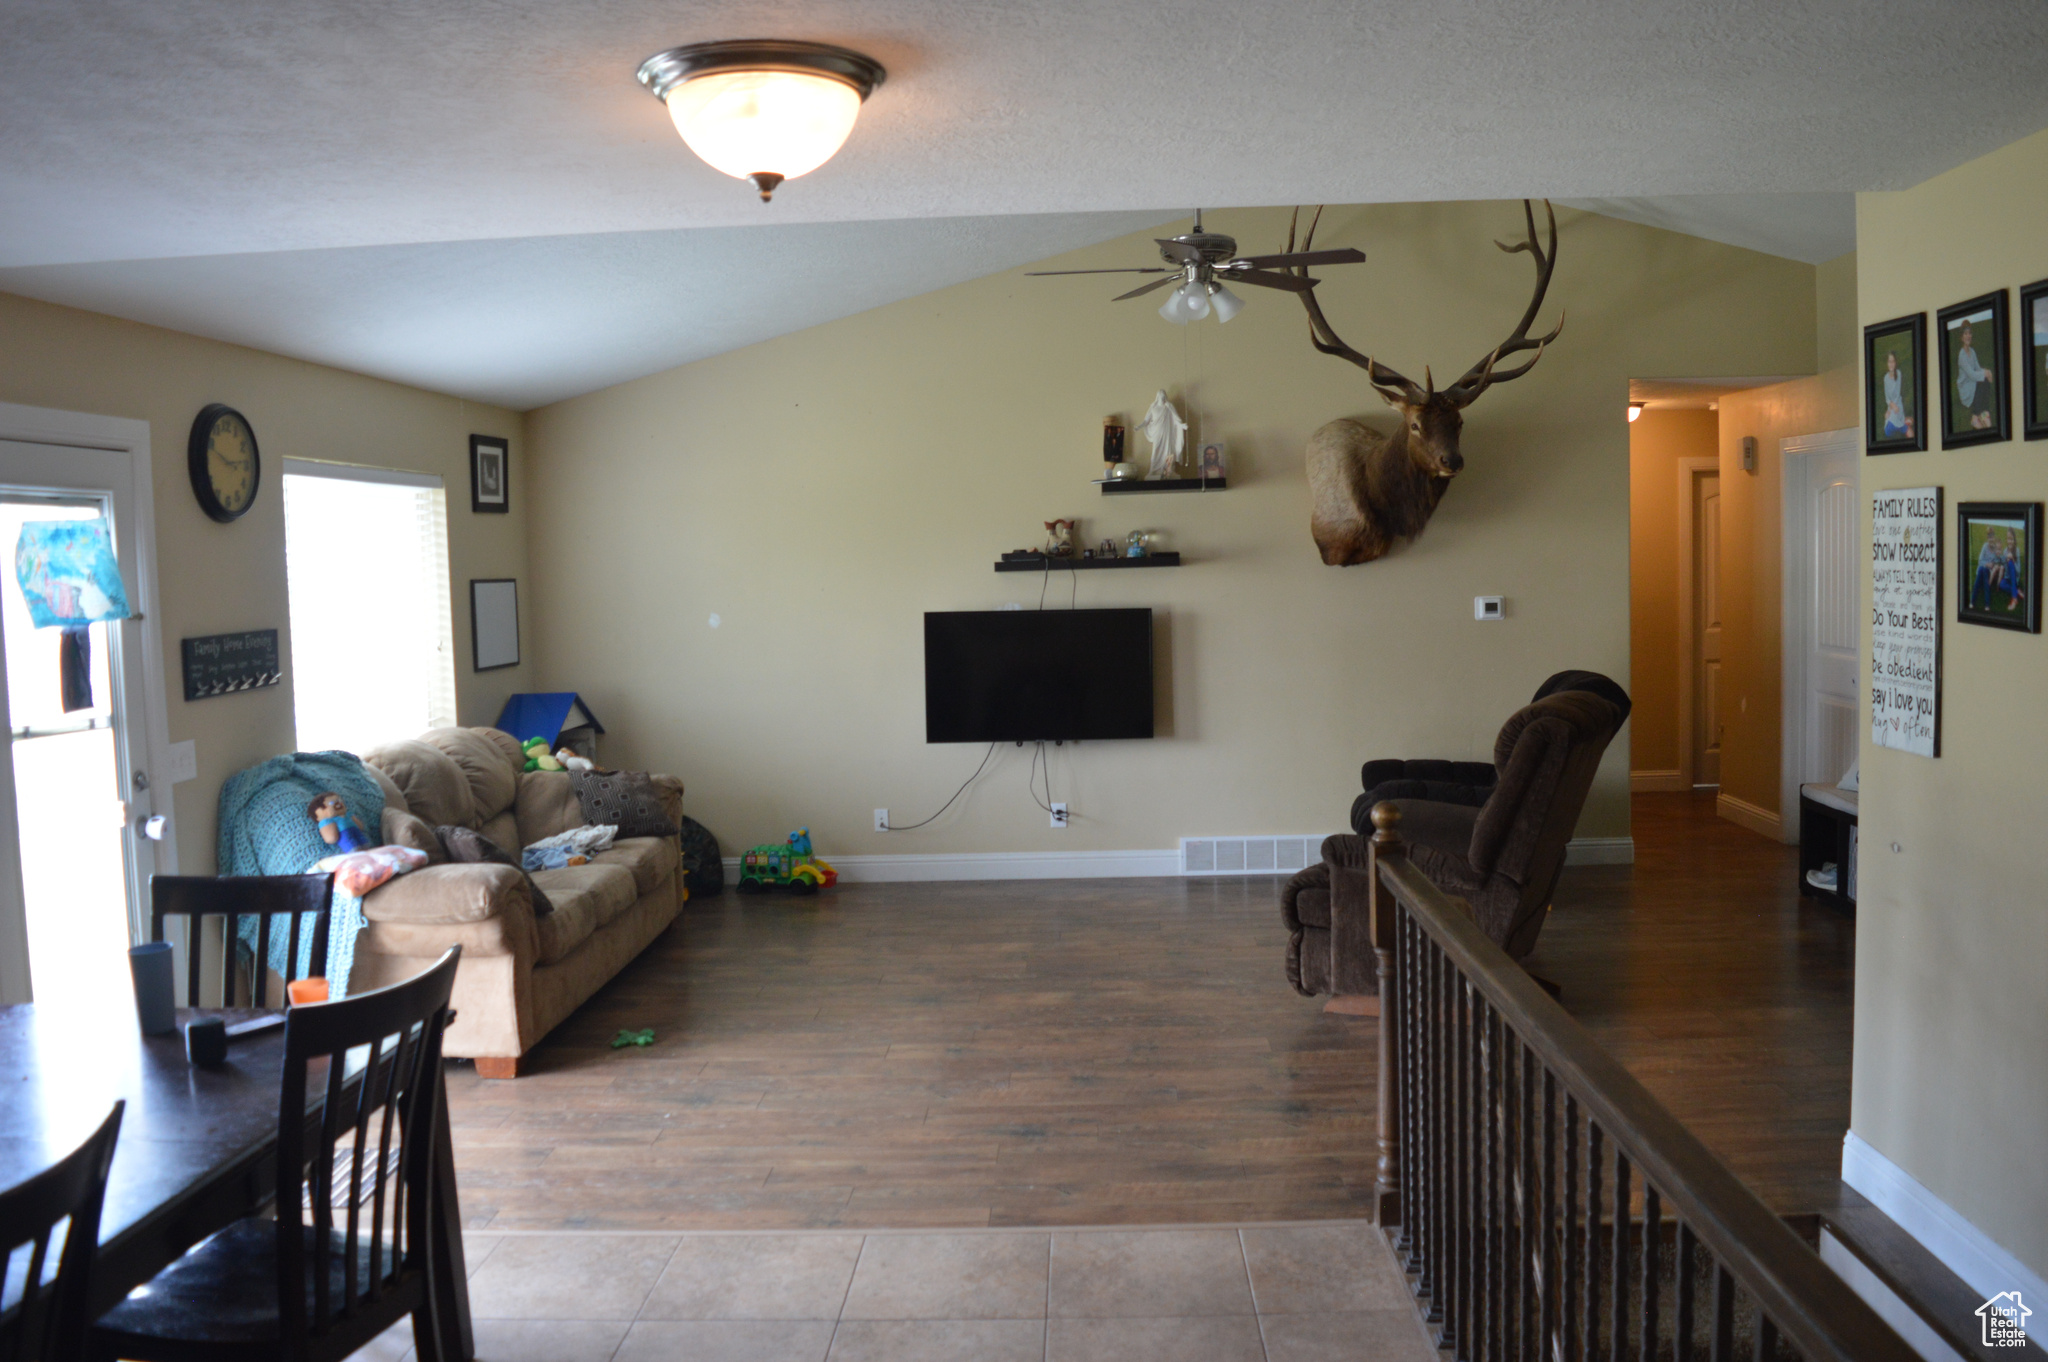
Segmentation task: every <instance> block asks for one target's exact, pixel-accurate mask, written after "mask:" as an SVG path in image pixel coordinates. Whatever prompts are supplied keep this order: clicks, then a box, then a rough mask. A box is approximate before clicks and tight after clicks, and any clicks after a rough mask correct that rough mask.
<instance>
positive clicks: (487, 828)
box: [476, 809, 521, 862]
mask: <svg viewBox="0 0 2048 1362" xmlns="http://www.w3.org/2000/svg"><path fill="white" fill-rule="evenodd" d="M476 830H477V831H478V832H480V833H482V834H483V835H484V836H486V837H488V838H490V839H491V841H492V842H494V843H496V844H497V845H498V846H501V847H503V848H504V849H505V850H506V851H508V852H510V853H512V859H513V861H514V862H517V861H518V860H519V852H520V849H521V848H520V845H519V820H518V819H516V818H514V817H513V816H512V810H510V809H507V810H505V811H504V812H503V813H501V814H499V815H498V816H497V817H496V818H486V819H484V820H483V821H482V822H480V823H478V824H477V826H476Z"/></svg>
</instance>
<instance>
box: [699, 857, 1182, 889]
mask: <svg viewBox="0 0 2048 1362" xmlns="http://www.w3.org/2000/svg"><path fill="white" fill-rule="evenodd" d="M824 859H825V860H826V861H827V862H829V863H830V864H831V866H832V868H833V869H834V870H837V871H838V872H839V878H840V879H841V880H843V881H845V882H846V883H848V884H909V883H916V882H920V881H928V880H1109V879H1131V878H1134V877H1138V876H1149V875H1160V876H1165V875H1171V876H1173V877H1174V878H1176V879H1178V878H1179V877H1180V852H1179V850H1178V849H1162V850H1159V851H967V852H929V853H925V854H921V855H920V854H910V853H905V854H902V855H888V854H883V855H875V856H832V855H826V856H825V857H824ZM739 870H740V862H739V858H738V857H737V856H728V857H726V858H725V876H726V879H727V880H728V881H732V880H737V879H738V878H739Z"/></svg>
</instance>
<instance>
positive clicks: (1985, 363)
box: [1934, 289, 2012, 449]
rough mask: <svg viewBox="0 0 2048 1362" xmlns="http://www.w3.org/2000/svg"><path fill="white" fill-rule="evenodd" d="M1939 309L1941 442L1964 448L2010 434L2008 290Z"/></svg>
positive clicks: (1944, 447) (1943, 445)
mask: <svg viewBox="0 0 2048 1362" xmlns="http://www.w3.org/2000/svg"><path fill="white" fill-rule="evenodd" d="M1934 315H1935V326H1936V330H1937V331H1938V332H1939V335H1940V344H1941V447H1942V448H1943V449H1961V448H1964V447H1966V446H1969V445H1988V444H1997V443H1998V442H2000V441H2002V440H2010V439H2011V438H2012V421H2011V416H2012V401H2011V399H2010V398H2009V397H2008V396H2007V390H2008V389H2009V388H2010V387H2011V386H2012V383H2011V378H2010V373H2011V369H2010V366H2009V365H2008V364H2007V363H2006V354H2005V349H2006V339H2005V338H2006V328H2005V290H2004V289H2000V290H1998V292H1996V293H1987V294H1985V295H1984V296H1983V297H1981V298H1972V299H1970V300H1969V301H1968V302H1962V303H1957V304H1956V305H1955V306H1953V307H1945V308H1943V309H1942V310H1941V311H1939V312H1937V313H1935V314H1934Z"/></svg>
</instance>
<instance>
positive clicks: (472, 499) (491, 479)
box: [469, 435, 512, 515]
mask: <svg viewBox="0 0 2048 1362" xmlns="http://www.w3.org/2000/svg"><path fill="white" fill-rule="evenodd" d="M511 476H512V460H511V447H510V446H509V445H508V444H507V443H506V442H505V441H504V440H502V439H500V438H499V437H498V436H495V435H472V436H470V437H469V509H470V510H471V511H491V512H496V513H497V514H500V515H502V514H504V513H505V512H506V511H509V510H511V509H512V489H511V486H510V483H511Z"/></svg>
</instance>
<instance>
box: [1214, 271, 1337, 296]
mask: <svg viewBox="0 0 2048 1362" xmlns="http://www.w3.org/2000/svg"><path fill="white" fill-rule="evenodd" d="M1222 278H1223V281H1224V282H1225V283H1229V284H1256V285H1258V286H1259V287H1260V288H1284V289H1286V290H1287V291H1288V292H1289V293H1307V292H1308V291H1309V290H1310V289H1312V288H1314V287H1315V286H1316V285H1317V284H1319V283H1321V282H1322V280H1320V279H1304V278H1303V277H1302V276H1301V275H1298V274H1281V273H1279V272H1277V271H1275V270H1232V271H1231V272H1230V273H1229V274H1226V275H1223V276H1222Z"/></svg>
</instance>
